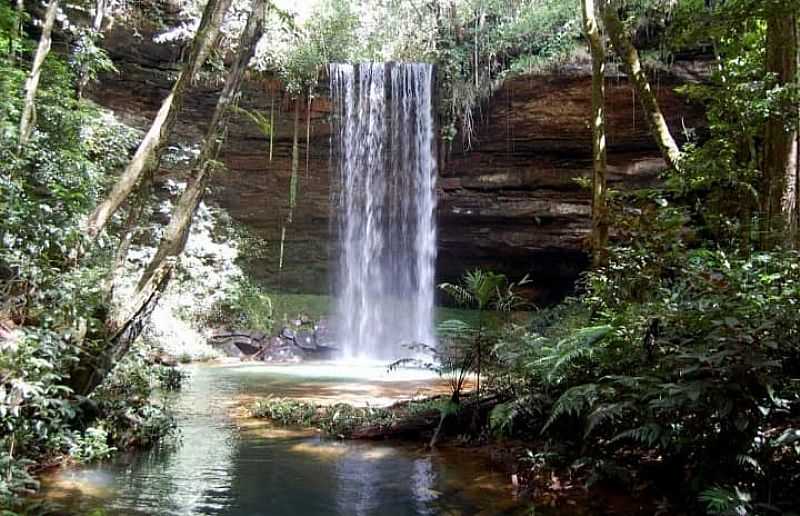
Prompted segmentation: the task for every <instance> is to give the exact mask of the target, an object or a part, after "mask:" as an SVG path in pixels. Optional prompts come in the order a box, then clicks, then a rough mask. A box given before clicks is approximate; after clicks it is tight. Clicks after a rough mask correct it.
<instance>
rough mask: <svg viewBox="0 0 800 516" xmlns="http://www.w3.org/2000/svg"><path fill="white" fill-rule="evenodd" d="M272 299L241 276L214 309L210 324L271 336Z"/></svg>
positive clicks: (230, 286)
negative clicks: (244, 329)
mask: <svg viewBox="0 0 800 516" xmlns="http://www.w3.org/2000/svg"><path fill="white" fill-rule="evenodd" d="M272 314H273V307H272V299H271V297H270V296H269V295H268V294H267V293H266V292H265V291H264V290H263V289H262V288H261V287H260V286H258V285H257V284H256V283H254V282H253V281H252V280H250V279H248V278H246V277H243V276H240V277H239V278H238V279H237V280H236V281H235V282H234V283H232V284H230V285H229V286H228V287H227V289H226V292H225V297H224V298H223V299H221V300H220V301H219V302H218V303H217V304H216V306H215V307H214V308H212V316H211V318H210V320H209V321H208V322H209V323H215V324H224V325H227V326H229V327H233V328H246V329H249V330H254V331H261V332H264V333H266V334H269V333H270V332H271V330H272V326H273V322H274V321H273V318H272Z"/></svg>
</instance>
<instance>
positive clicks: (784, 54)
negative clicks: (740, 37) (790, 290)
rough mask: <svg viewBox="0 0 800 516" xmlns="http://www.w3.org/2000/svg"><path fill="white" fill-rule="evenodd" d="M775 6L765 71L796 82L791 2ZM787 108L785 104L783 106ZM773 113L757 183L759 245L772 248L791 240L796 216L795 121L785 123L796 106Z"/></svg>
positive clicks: (769, 18) (782, 80) (794, 17)
mask: <svg viewBox="0 0 800 516" xmlns="http://www.w3.org/2000/svg"><path fill="white" fill-rule="evenodd" d="M778 4H783V8H782V9H779V8H778V7H779V5H776V6H775V7H774V8H773V9H770V11H769V14H768V16H767V60H766V64H767V72H768V73H771V74H774V75H775V77H776V78H777V82H778V85H780V86H787V85H789V84H792V83H794V82H795V81H797V66H798V65H797V59H798V49H797V45H798V44H797V15H796V7H793V2H790V1H788V0H787V1H783V2H778ZM787 107H788V106H787ZM790 109H791V110H792V111H794V112H793V113H791V114H789V113H788V111H789V109H787V110H785V111H784V110H781V111H782V112H773V113H772V114H771V115H770V117H769V119H768V120H767V125H766V128H765V133H764V165H763V176H762V177H763V179H762V184H761V192H760V200H761V206H760V209H761V217H760V227H759V231H760V233H761V238H760V240H761V248H762V249H772V248H774V247H776V246H779V245H782V244H792V243H794V238H793V235H792V233H793V231H796V229H797V228H796V217H797V197H796V196H797V188H798V185H797V167H798V156H797V154H798V148H797V145H798V141H797V138H798V135H797V126H796V124H788V123H787V118H788V117H787V115H788V116H790V117H794V116H796V114H797V107H796V106H792V107H791V108H790Z"/></svg>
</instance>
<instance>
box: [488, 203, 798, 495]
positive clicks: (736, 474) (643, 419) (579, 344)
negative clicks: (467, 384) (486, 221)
mask: <svg viewBox="0 0 800 516" xmlns="http://www.w3.org/2000/svg"><path fill="white" fill-rule="evenodd" d="M675 216H676V213H675V210H674V209H672V208H669V207H664V208H659V209H657V210H656V211H655V212H651V214H650V215H649V216H646V215H645V216H640V222H641V223H642V224H644V225H646V227H648V229H649V230H650V231H651V232H649V233H636V234H637V238H636V240H634V241H631V242H630V243H626V245H620V246H618V247H617V248H616V249H614V250H613V251H612V254H611V260H610V263H609V265H608V267H607V268H606V269H602V270H596V271H593V272H591V273H589V274H587V276H586V279H585V286H586V292H585V294H584V295H583V297H582V298H581V299H580V300H579V301H573V302H571V303H569V304H567V305H565V306H566V308H567V309H566V310H565V309H564V307H559V308H558V309H557V310H558V311H559V313H558V314H557V317H554V318H553V319H552V320H549V321H546V322H545V323H544V324H542V323H541V322H540V321H535V323H534V324H533V325H532V326H531V328H530V329H529V330H528V331H525V330H522V331H520V330H517V331H508V332H507V334H506V336H505V338H504V339H503V340H502V341H501V342H500V344H498V346H497V347H496V353H497V355H498V357H499V360H500V363H501V364H502V365H505V366H506V367H507V369H505V370H506V371H507V373H506V374H507V377H506V378H505V380H504V381H500V382H498V383H499V385H504V386H506V388H508V389H510V390H511V391H512V392H514V393H515V398H516V399H517V400H518V401H517V403H516V405H506V406H504V407H503V408H502V409H497V411H496V412H495V413H494V414H493V416H494V417H493V426H494V427H495V428H496V429H497V430H498V431H500V430H502V431H505V432H513V431H514V430H516V432H515V433H519V432H520V430H518V429H523V428H524V429H526V430H527V432H531V431H534V430H535V431H538V432H540V433H541V434H543V435H545V436H548V437H551V438H558V439H560V440H562V441H564V440H574V441H576V442H581V443H583V444H582V446H581V447H579V448H578V449H579V450H583V451H582V452H581V453H584V454H586V456H588V457H589V459H587V460H588V463H597V464H600V463H602V464H603V467H605V468H608V467H611V466H612V465H614V464H619V463H620V461H624V459H623V457H624V455H625V453H626V450H631V449H638V450H640V451H639V452H638V453H647V452H645V451H643V450H649V451H651V452H653V453H657V454H659V456H661V457H663V459H662V465H661V467H662V468H669V467H673V466H675V465H681V467H684V468H689V470H690V471H691V472H692V473H691V478H690V480H689V482H688V483H687V484H686V487H685V489H686V490H687V491H689V492H695V493H699V492H700V491H701V490H702V489H703V488H704V486H708V485H709V484H710V483H713V482H716V481H723V480H726V479H727V480H730V479H731V478H736V479H737V480H739V481H741V482H748V483H750V482H755V481H759V480H760V479H763V478H770V477H771V476H773V475H782V474H784V472H783V466H782V465H781V463H782V461H783V460H784V459H783V458H784V457H786V458H787V459H786V460H789V459H788V457H794V460H796V459H797V455H796V450H794V449H793V448H792V446H791V445H788V443H786V442H783V444H780V445H779V444H778V442H777V441H776V440H775V439H774V438H772V439H769V438H765V436H768V435H778V434H776V430H775V429H776V428H783V427H785V426H787V425H788V428H789V429H792V428H794V425H796V415H795V414H796V411H797V409H798V403H799V402H800V389H798V385H797V383H796V381H794V380H792V378H793V377H794V376H796V374H797V364H798V363H800V362H798V357H800V344H798V343H800V317H798V312H797V303H798V299H800V255H798V254H797V253H795V252H775V253H758V254H753V255H752V256H751V257H741V256H739V255H737V254H736V253H735V252H734V253H728V252H724V251H722V250H709V249H706V248H702V247H700V248H697V247H692V246H690V245H689V242H687V241H686V240H685V239H684V237H689V238H692V239H693V238H696V237H694V236H693V235H691V234H686V233H683V236H682V235H681V234H680V233H676V232H675V231H674V228H675V227H676V226H675V221H676V220H679V219H680V217H678V219H676V218H675ZM648 218H650V219H652V220H650V221H649V222H647V221H646V219H648ZM584 307H585V308H584ZM565 323H566V324H565ZM512 364H516V366H514V365H512ZM531 390H536V391H538V393H539V395H534V394H533V393H531ZM524 396H527V398H526V397H524ZM520 405H521V406H520ZM516 419H520V420H521V421H526V422H527V423H528V424H526V425H521V424H516V423H515V420H516ZM532 422H533V425H531V423H532ZM510 429H513V430H510ZM786 432H787V431H784V432H783V433H780V434H781V435H786V436H787V437H789V436H792V435H794V434H793V433H792V432H793V430H789V431H788V433H786ZM590 450H591V451H590ZM598 461H600V462H598ZM720 465H724V467H723V468H720ZM723 471H724V473H723ZM751 485H752V484H751ZM757 485H763V484H757ZM704 500H705V501H706V502H708V499H704Z"/></svg>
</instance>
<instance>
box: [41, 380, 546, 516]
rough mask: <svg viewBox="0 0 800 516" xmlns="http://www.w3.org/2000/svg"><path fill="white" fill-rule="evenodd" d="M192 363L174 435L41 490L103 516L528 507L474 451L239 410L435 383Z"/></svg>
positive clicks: (389, 514)
mask: <svg viewBox="0 0 800 516" xmlns="http://www.w3.org/2000/svg"><path fill="white" fill-rule="evenodd" d="M304 368H305V369H304ZM349 371H350V372H349ZM373 371H374V370H373ZM189 373H190V375H191V377H190V379H189V380H188V381H187V382H186V384H185V386H184V388H183V390H182V391H181V393H180V394H177V397H178V399H177V400H176V404H177V411H178V417H179V426H180V439H179V440H177V442H176V443H174V444H173V445H170V446H165V447H163V448H161V449H155V450H150V451H148V452H139V453H134V454H128V455H125V456H123V457H121V458H119V459H117V460H116V461H115V462H112V463H104V464H100V465H95V466H91V467H86V468H80V469H75V468H73V469H65V470H62V471H60V472H58V473H56V474H54V475H53V476H52V477H50V478H48V479H46V480H45V482H44V496H45V497H46V499H47V500H48V501H50V502H53V503H57V504H60V506H61V511H63V514H97V515H100V514H108V515H117V514H120V515H122V514H125V515H136V514H148V515H150V514H154V515H155V514H159V515H160V514H165V515H171V514H176V515H177V514H181V515H184V514H214V515H234V514H235V515H254V516H255V515H270V516H281V515H298V516H304V515H381V516H393V515H411V514H530V513H531V507H530V504H529V503H528V502H525V501H523V500H519V499H517V498H515V497H514V494H513V491H512V487H511V483H510V481H509V480H510V479H509V478H508V475H507V473H505V472H502V471H500V470H498V469H493V467H492V465H491V464H489V463H487V462H486V461H484V460H483V459H481V458H480V457H477V456H475V454H474V453H469V451H463V450H446V451H440V452H435V453H430V452H427V451H425V450H424V449H422V447H420V446H417V445H413V444H397V443H393V444H386V443H361V442H340V441H336V440H330V439H323V438H321V437H320V436H319V435H317V434H315V433H313V432H309V431H299V430H298V431H293V430H287V429H280V428H273V427H271V426H270V425H268V424H267V423H265V422H263V421H256V420H252V419H248V418H243V417H241V414H242V413H243V410H242V409H241V408H239V409H238V412H239V416H237V406H239V407H240V406H241V405H242V404H243V403H246V402H247V401H248V400H250V399H256V398H257V397H260V396H265V395H269V394H271V395H275V396H293V397H303V398H314V399H321V400H323V401H324V400H326V399H327V400H337V401H338V400H357V401H358V400H361V401H364V400H366V399H367V398H369V399H370V400H372V401H373V402H383V403H386V402H388V401H391V400H392V399H396V398H399V397H401V396H406V397H407V396H409V395H410V394H413V393H414V391H415V390H424V389H431V388H435V386H434V387H432V384H431V381H430V380H425V379H423V378H414V377H405V378H397V377H393V378H380V379H377V380H376V379H374V378H373V377H372V376H371V375H370V374H368V373H369V371H368V370H367V372H366V373H365V370H364V369H352V370H349V369H347V368H343V367H330V366H291V367H271V368H270V367H265V366H253V365H227V366H196V367H190V368H189ZM360 397H363V399H362V398H360ZM536 514H542V512H541V511H537V512H536Z"/></svg>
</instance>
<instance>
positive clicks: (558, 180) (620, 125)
mask: <svg viewBox="0 0 800 516" xmlns="http://www.w3.org/2000/svg"><path fill="white" fill-rule="evenodd" d="M105 42H106V46H107V48H108V50H109V53H110V55H111V57H112V58H113V59H114V61H115V63H116V65H117V67H118V68H119V70H120V73H119V74H115V75H109V76H106V77H104V78H103V80H102V81H101V83H100V84H98V85H96V86H95V87H94V88H93V90H92V92H91V95H92V97H93V98H94V99H95V100H96V101H98V102H99V103H100V104H102V105H105V106H107V107H110V108H112V109H114V110H115V111H116V112H117V113H118V114H119V115H120V116H121V117H122V118H123V119H125V120H126V121H128V122H129V123H132V124H133V125H136V126H139V127H143V128H144V127H146V126H147V124H148V122H149V120H151V119H152V118H153V116H154V115H155V112H156V110H157V109H158V106H159V103H160V101H161V99H163V98H164V97H165V96H166V95H167V92H168V91H169V87H170V85H171V83H172V81H173V80H174V77H175V73H176V71H177V70H178V64H177V62H178V60H179V57H180V49H179V48H177V47H175V46H170V45H159V44H156V43H153V42H152V35H151V34H147V33H142V35H141V36H133V35H132V34H131V33H130V32H126V31H125V30H123V29H122V28H114V29H113V30H112V31H111V32H110V33H109V34H108V35H107V36H106V39H105ZM586 70H587V67H586V66H576V67H574V68H573V69H569V70H563V71H560V72H558V73H553V74H549V75H538V76H528V77H521V78H517V79H513V80H509V81H507V82H506V83H505V84H504V86H503V87H502V88H501V89H500V90H499V91H497V92H496V94H495V95H494V96H493V98H492V99H491V100H490V101H489V102H488V103H487V104H486V105H485V106H484V107H483V109H482V112H483V116H482V117H479V122H478V130H477V133H476V135H475V136H474V138H473V139H472V146H471V148H470V149H467V148H465V146H463V145H455V146H454V147H453V148H451V149H447V150H446V154H447V156H442V155H441V154H444V152H440V161H444V165H443V166H442V167H440V168H441V169H440V179H439V196H438V203H439V204H438V220H439V237H438V238H439V258H438V263H437V274H438V276H439V277H438V280H439V281H445V280H454V279H457V278H458V276H460V275H461V274H462V273H463V272H464V270H465V269H467V268H471V267H476V266H481V267H485V268H490V269H494V270H498V271H501V272H504V273H506V274H508V275H509V276H510V277H511V278H512V279H519V278H520V277H522V276H523V275H525V274H528V273H530V274H531V277H532V278H533V280H534V283H533V284H534V290H533V291H532V292H531V294H532V295H533V297H534V298H535V299H537V300H538V301H541V302H547V301H550V300H553V299H556V298H558V297H559V296H561V295H563V294H564V293H565V292H567V291H568V290H569V289H570V288H571V285H572V284H573V282H574V280H575V279H576V278H577V276H578V274H579V273H580V272H581V271H582V270H583V269H584V268H585V266H586V264H587V263H588V260H587V257H586V253H585V245H584V242H585V240H586V236H587V233H588V230H589V213H590V209H589V195H588V192H586V191H584V190H582V189H581V187H580V186H579V185H578V184H577V183H576V181H575V180H574V179H575V178H578V177H589V175H590V173H591V132H590V129H589V126H588V122H587V116H588V113H589V112H590V99H591V95H590V85H591V84H590V83H591V79H590V78H589V76H588V74H587V73H586ZM678 82H679V79H678V78H677V77H674V76H662V77H661V78H660V79H659V81H658V82H657V85H656V90H657V92H658V97H659V100H660V101H661V104H662V106H663V109H664V111H665V114H666V115H667V118H668V122H669V124H670V126H671V127H672V129H673V131H674V132H676V133H679V132H680V128H681V127H682V125H681V124H683V126H686V127H693V126H696V125H702V119H701V117H700V116H699V114H698V113H699V110H697V109H695V108H692V107H690V106H687V105H686V104H685V103H684V102H683V100H682V99H680V98H679V97H678V96H677V95H676V94H675V92H674V86H675V85H676V84H677V83H678ZM220 87H221V85H219V84H200V85H198V86H196V87H195V88H194V89H193V90H192V92H191V93H190V94H189V95H187V97H186V103H185V108H184V110H183V112H182V114H181V116H180V121H179V124H178V127H177V131H176V136H175V142H174V143H175V144H176V145H177V144H186V143H195V142H197V141H199V139H200V138H201V136H202V134H203V132H204V130H205V127H206V124H207V122H208V118H209V117H210V114H211V112H212V110H213V108H214V103H215V101H216V95H217V93H218V91H219V88H220ZM325 90H326V88H325V87H322V88H320V91H318V92H316V93H315V95H316V96H315V97H314V98H313V100H312V102H310V103H308V102H307V101H306V100H305V99H300V100H299V103H300V105H299V120H300V125H299V128H298V129H299V141H300V167H299V189H298V196H297V207H296V208H295V210H294V213H293V222H292V224H291V225H288V226H287V227H286V244H285V253H284V267H283V270H282V271H279V268H278V261H279V248H280V237H281V230H282V226H283V225H284V221H285V219H286V215H287V211H288V197H289V195H288V193H289V178H290V175H291V154H292V152H291V148H292V134H293V125H294V124H293V119H294V109H295V101H294V100H292V99H290V98H289V96H288V95H286V94H285V93H284V92H283V91H282V90H281V85H280V84H279V83H278V82H277V81H263V80H260V81H256V80H250V81H248V82H247V83H246V85H245V87H244V92H243V95H242V100H241V102H240V107H242V108H243V109H246V110H250V111H255V110H257V111H259V112H261V113H262V114H264V115H266V116H267V117H268V116H269V115H270V111H271V106H272V111H273V114H274V119H275V124H274V128H275V130H274V135H273V148H272V160H271V161H270V160H269V140H268V138H267V137H265V136H264V135H263V134H262V133H261V132H260V131H259V129H258V128H257V126H256V125H255V124H254V123H252V121H250V119H249V118H248V117H247V116H245V115H244V114H241V113H240V114H236V115H234V116H233V117H232V119H231V124H230V127H229V132H228V139H227V143H226V145H225V147H224V151H223V156H222V158H223V160H224V162H225V164H226V165H227V169H228V170H227V171H225V172H222V173H218V174H217V175H216V176H215V177H214V179H213V181H212V186H211V192H210V196H209V199H210V200H211V201H213V202H214V203H216V204H218V205H219V206H221V207H222V208H224V209H225V210H226V211H227V212H228V213H229V214H230V216H231V217H232V218H233V219H234V220H235V221H237V222H239V223H241V224H242V225H243V226H244V227H245V228H247V229H248V230H249V231H251V232H252V233H254V234H255V235H258V236H259V237H261V238H263V239H264V240H266V246H264V248H263V249H259V250H258V252H257V253H252V254H253V255H254V256H257V258H252V259H251V260H250V261H249V263H246V264H245V266H246V268H247V269H248V270H249V272H250V273H252V274H253V275H254V276H255V277H256V278H258V279H260V280H261V281H262V282H264V283H265V284H267V285H268V286H270V287H272V288H283V289H286V290H293V291H298V292H306V293H314V292H316V293H325V292H327V291H328V288H329V285H330V280H329V277H328V276H329V275H328V271H329V269H330V263H331V259H330V258H331V256H335V254H336V250H335V249H331V244H330V241H331V223H330V221H331V212H332V201H331V199H332V195H331V186H332V185H335V184H336V178H333V177H331V174H330V172H329V168H330V167H329V165H330V164H329V152H330V125H329V122H328V120H329V115H330V111H331V103H330V99H329V98H327V97H326V91H325ZM607 95H608V133H609V134H608V145H609V171H610V178H609V179H610V182H611V187H612V188H626V187H631V186H635V185H646V184H650V183H652V182H653V181H654V180H655V179H656V176H657V172H658V170H659V169H660V168H661V167H662V166H663V163H662V161H661V160H660V159H659V154H658V150H657V148H656V146H655V145H654V144H653V142H652V140H651V138H650V136H649V133H648V130H647V126H646V123H645V120H644V117H643V116H642V113H641V109H640V107H639V105H638V102H637V100H636V99H635V98H634V97H633V94H632V92H631V89H630V88H629V87H628V84H627V82H626V80H625V79H624V78H611V79H609V80H608V89H607ZM307 136H308V139H307ZM457 140H458V141H460V137H457ZM442 158H446V159H442ZM169 174H173V175H174V171H169V172H168V171H162V172H161V173H160V176H159V177H160V178H161V179H164V178H165V177H167V175H169ZM334 190H335V188H334Z"/></svg>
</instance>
